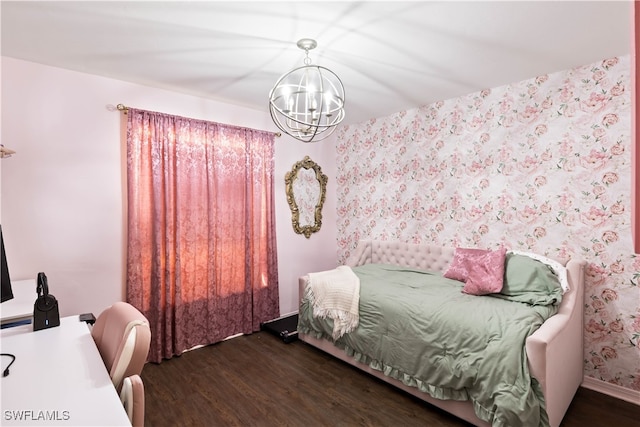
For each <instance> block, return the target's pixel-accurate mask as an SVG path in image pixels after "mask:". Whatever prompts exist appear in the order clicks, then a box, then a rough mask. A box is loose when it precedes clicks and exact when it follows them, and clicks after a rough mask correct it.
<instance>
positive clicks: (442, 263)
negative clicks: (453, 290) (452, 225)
mask: <svg viewBox="0 0 640 427" xmlns="http://www.w3.org/2000/svg"><path fill="white" fill-rule="evenodd" d="M454 251H455V249H454V248H445V247H441V246H433V245H418V244H413V243H403V242H398V241H385V240H360V241H359V242H358V246H357V247H356V249H355V252H354V253H353V254H352V255H351V256H350V257H349V259H348V260H347V261H346V263H345V264H346V265H348V266H349V267H356V266H358V265H363V264H394V265H401V266H403V267H412V268H418V269H421V270H431V271H440V272H444V271H445V270H446V269H447V267H448V266H449V264H450V263H451V260H452V259H453V253H454Z"/></svg>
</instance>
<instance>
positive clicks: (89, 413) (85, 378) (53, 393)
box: [0, 316, 131, 426]
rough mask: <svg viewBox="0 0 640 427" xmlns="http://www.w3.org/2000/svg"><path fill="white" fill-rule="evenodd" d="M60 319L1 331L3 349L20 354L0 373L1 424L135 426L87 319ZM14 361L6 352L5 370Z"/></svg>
mask: <svg viewBox="0 0 640 427" xmlns="http://www.w3.org/2000/svg"><path fill="white" fill-rule="evenodd" d="M60 320H61V322H60V326H58V327H55V328H50V329H44V330H40V331H37V332H33V325H22V326H16V327H14V328H8V329H3V330H2V331H0V347H1V349H2V353H11V354H14V355H15V356H16V361H15V362H14V363H13V365H11V368H10V373H9V376H7V377H1V376H0V386H1V389H2V397H1V402H2V403H1V405H0V407H1V409H2V411H1V413H0V417H1V418H0V423H1V424H2V425H3V426H9V425H11V426H14V425H22V426H26V425H31V426H33V425H42V426H45V425H47V426H49V425H56V426H57V425H60V426H131V424H130V423H129V418H127V414H126V412H125V410H124V407H123V405H122V403H121V402H120V398H119V396H118V393H117V392H116V389H115V387H114V386H113V383H112V382H111V378H109V373H108V372H107V369H106V367H105V366H104V363H103V362H102V358H101V357H100V353H99V352H98V348H97V347H96V344H95V342H94V341H93V338H92V337H91V332H90V330H89V327H88V326H87V324H86V323H84V322H80V321H79V320H78V316H70V317H64V318H62V319H60ZM10 361H11V358H9V357H6V356H2V360H1V362H2V371H4V369H5V368H6V367H7V365H8V364H9V362H10ZM0 372H1V371H0ZM0 375H1V373H0ZM19 417H22V420H19V419H18V418H19Z"/></svg>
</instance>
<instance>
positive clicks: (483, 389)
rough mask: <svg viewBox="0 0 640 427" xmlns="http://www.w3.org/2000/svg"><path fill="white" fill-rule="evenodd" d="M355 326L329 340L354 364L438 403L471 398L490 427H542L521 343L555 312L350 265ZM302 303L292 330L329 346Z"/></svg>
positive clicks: (451, 284)
mask: <svg viewBox="0 0 640 427" xmlns="http://www.w3.org/2000/svg"><path fill="white" fill-rule="evenodd" d="M353 271H354V272H355V273H356V274H357V275H358V277H359V278H360V281H361V286H360V306H359V310H360V313H359V315H360V323H359V326H358V328H357V329H356V330H354V331H353V332H351V333H349V334H345V335H343V336H342V337H340V338H338V339H337V340H336V341H334V343H335V345H336V346H338V347H340V348H342V349H344V350H346V351H347V353H348V354H349V355H351V356H353V357H355V358H356V359H357V360H358V361H360V362H362V363H365V364H368V365H369V366H371V367H372V368H373V369H376V370H380V371H383V372H384V374H385V375H387V376H390V377H393V378H395V379H398V380H400V381H402V382H403V383H404V384H407V385H409V386H413V387H417V388H419V389H420V390H421V391H423V392H426V393H428V394H430V395H431V396H433V397H435V398H438V399H455V400H469V399H470V400H471V401H472V402H473V405H474V408H475V412H476V414H477V416H478V417H479V418H480V419H483V420H485V421H488V422H490V423H492V424H493V426H511V427H513V426H547V425H548V424H549V422H548V418H547V414H546V411H545V409H544V396H543V394H542V391H541V388H540V386H539V384H538V382H537V381H536V380H535V379H533V378H532V377H531V376H530V374H529V368H528V365H527V358H526V353H525V340H526V338H527V337H528V336H529V335H531V334H532V333H533V332H534V331H535V330H536V329H537V328H538V327H539V326H540V325H541V324H542V323H543V322H544V321H545V320H546V319H547V318H549V317H550V316H552V315H553V314H555V313H556V311H557V307H556V306H553V305H550V306H530V305H528V304H523V303H518V302H513V301H507V300H504V299H500V298H494V297H491V296H472V295H467V294H464V293H462V287H463V284H462V283H461V282H458V281H455V280H449V279H446V278H443V277H442V275H441V274H440V273H432V272H425V271H420V270H415V269H409V268H405V267H398V266H393V265H380V264H367V265H363V266H360V267H355V268H353ZM332 330H333V323H332V321H331V320H330V319H317V318H314V317H313V309H312V307H311V306H310V303H309V302H308V301H307V300H306V299H303V301H302V302H301V305H300V311H299V325H298V331H299V332H302V333H304V334H308V335H311V336H314V337H316V338H324V339H327V340H330V341H333V340H332V338H331V332H332Z"/></svg>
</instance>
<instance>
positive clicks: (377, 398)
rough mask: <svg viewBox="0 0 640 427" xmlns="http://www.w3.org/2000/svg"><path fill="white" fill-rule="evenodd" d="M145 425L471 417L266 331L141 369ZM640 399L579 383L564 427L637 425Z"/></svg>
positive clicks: (306, 425)
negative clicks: (615, 395) (443, 408)
mask: <svg viewBox="0 0 640 427" xmlns="http://www.w3.org/2000/svg"><path fill="white" fill-rule="evenodd" d="M142 379H143V381H144V386H145V404H146V405H145V406H146V411H145V421H146V423H145V424H146V425H147V426H151V427H164V426H171V427H173V426H194V427H199V426H242V427H247V426H256V427H276V426H277V427H287V426H291V427H300V426H302V427H316V426H335V427H351V426H371V427H379V426H407V427H412V426H421V427H422V426H433V427H440V426H443V427H460V426H468V425H469V424H468V423H466V422H464V421H462V420H460V419H458V418H456V417H454V416H452V415H450V414H448V413H446V412H444V411H441V410H440V409H438V408H435V407H433V406H431V405H429V404H427V403H425V402H422V401H420V400H418V399H417V398H415V397H414V396H411V395H410V394H408V393H405V392H402V391H399V390H398V389H396V388H394V387H391V386H389V385H388V384H386V383H384V382H383V381H380V380H378V379H377V378H374V377H372V376H370V375H369V374H366V373H364V372H362V371H360V370H358V369H356V368H354V367H352V366H351V365H349V364H347V363H344V362H342V361H340V360H338V359H335V358H334V357H332V356H329V355H327V354H326V353H323V352H321V351H320V350H317V349H315V348H313V347H311V346H309V345H307V344H305V343H303V342H301V341H294V342H292V343H290V344H285V343H283V342H282V341H281V340H280V339H278V338H277V337H275V336H273V335H270V334H269V333H267V332H258V333H255V334H252V335H245V336H241V337H237V338H233V339H230V340H227V341H224V342H221V343H218V344H215V345H211V346H207V347H204V348H200V349H197V350H194V351H190V352H187V353H185V354H183V355H182V356H180V357H175V358H173V359H170V360H165V361H163V362H162V363H160V364H147V365H145V367H144V369H143V371H142ZM639 420H640V406H637V405H633V404H631V403H628V402H624V401H621V400H618V399H614V398H612V397H609V396H605V395H602V394H600V393H596V392H594V391H592V390H587V389H583V388H580V389H579V390H578V393H577V394H576V398H575V399H574V401H573V403H572V404H571V407H570V408H569V410H568V411H567V415H566V416H565V419H564V421H563V423H562V426H563V427H585V426H594V427H599V426H603V427H609V426H616V427H632V426H633V427H638V426H639V425H640V422H639Z"/></svg>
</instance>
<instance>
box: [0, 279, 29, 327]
mask: <svg viewBox="0 0 640 427" xmlns="http://www.w3.org/2000/svg"><path fill="white" fill-rule="evenodd" d="M11 291H12V292H13V299H10V300H9V301H5V302H3V303H2V304H0V323H1V324H5V323H11V322H17V321H20V320H27V319H31V318H32V317H33V304H34V303H35V302H36V299H37V298H38V293H37V292H36V279H29V280H16V281H13V282H11Z"/></svg>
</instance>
